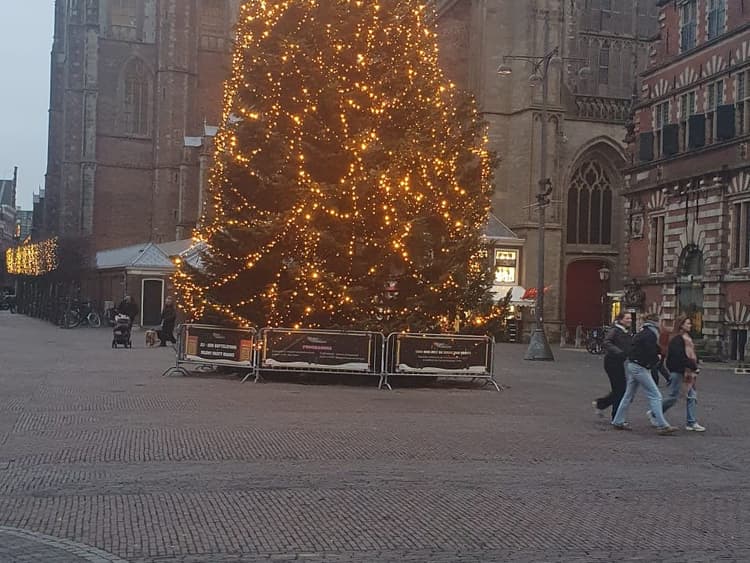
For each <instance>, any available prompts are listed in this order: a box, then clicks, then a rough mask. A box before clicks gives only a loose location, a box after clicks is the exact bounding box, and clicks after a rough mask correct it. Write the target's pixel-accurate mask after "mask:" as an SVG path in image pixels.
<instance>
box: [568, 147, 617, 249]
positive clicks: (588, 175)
mask: <svg viewBox="0 0 750 563" xmlns="http://www.w3.org/2000/svg"><path fill="white" fill-rule="evenodd" d="M567 240H568V244H611V243H612V180H611V178H610V174H609V172H608V171H607V170H606V169H605V168H604V166H602V165H601V163H599V162H597V161H596V160H589V161H586V162H584V163H583V164H582V165H581V166H579V167H578V169H577V170H576V172H575V174H573V179H572V181H571V185H570V188H569V189H568V234H567Z"/></svg>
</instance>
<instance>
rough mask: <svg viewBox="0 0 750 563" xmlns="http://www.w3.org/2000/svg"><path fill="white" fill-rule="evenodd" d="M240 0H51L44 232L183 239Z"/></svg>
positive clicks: (195, 206) (126, 239) (114, 239)
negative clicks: (52, 28) (52, 29)
mask: <svg viewBox="0 0 750 563" xmlns="http://www.w3.org/2000/svg"><path fill="white" fill-rule="evenodd" d="M239 3H240V1H239V0H57V1H56V2H55V38H54V45H53V50H52V86H51V96H50V98H51V101H50V127H49V155H48V167H47V179H46V185H45V188H46V190H45V198H44V203H45V210H44V215H45V224H44V231H45V233H44V234H63V235H70V236H84V237H92V239H93V242H94V245H95V246H96V247H97V248H100V249H101V248H113V247H118V246H125V245H128V244H135V243H142V242H145V241H153V242H156V243H159V242H163V241H170V240H175V239H179V238H183V237H186V236H189V235H190V231H191V229H192V227H193V226H194V224H195V222H196V220H197V218H198V216H199V213H200V208H201V205H202V193H203V189H204V187H205V181H206V171H207V167H208V154H209V153H210V149H209V148H208V147H207V145H208V144H210V137H211V135H212V134H213V133H214V132H215V130H216V126H217V125H218V124H219V119H220V116H221V111H222V86H223V84H222V83H223V80H224V78H225V76H227V74H228V72H229V65H230V55H229V53H230V49H231V44H232V27H233V22H234V21H235V20H236V17H237V14H238V11H239Z"/></svg>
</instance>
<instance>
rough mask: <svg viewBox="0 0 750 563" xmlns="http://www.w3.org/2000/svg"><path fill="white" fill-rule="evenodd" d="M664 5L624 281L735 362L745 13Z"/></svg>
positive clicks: (689, 0) (694, 3)
mask: <svg viewBox="0 0 750 563" xmlns="http://www.w3.org/2000/svg"><path fill="white" fill-rule="evenodd" d="M745 4H746V3H744V2H739V1H735V0H682V1H680V2H673V1H670V2H666V1H661V2H660V3H659V5H660V14H659V22H660V27H661V29H660V35H659V40H658V42H657V43H656V44H655V46H654V48H653V50H652V52H651V61H650V66H649V69H648V70H647V71H646V72H645V74H644V76H643V86H642V89H641V92H640V94H641V96H640V105H639V106H638V111H637V115H636V120H635V126H636V130H635V131H634V133H635V134H634V135H633V136H632V137H631V141H632V145H631V155H632V166H631V167H630V168H629V169H628V170H627V171H626V180H627V181H628V187H627V189H626V192H625V195H626V198H627V201H626V212H627V221H628V227H629V233H628V235H629V244H628V245H627V252H626V253H625V256H624V257H625V260H626V265H627V271H628V277H630V278H635V281H636V282H637V283H639V284H640V286H641V287H642V289H643V292H644V293H645V297H646V305H645V306H646V308H647V309H649V310H651V311H653V312H658V313H661V314H662V316H663V317H666V318H667V319H674V318H676V317H677V316H679V315H689V316H690V317H691V318H692V319H693V326H694V331H695V333H696V335H697V336H699V337H703V338H704V340H705V344H706V346H707V347H708V348H713V349H714V350H715V351H716V352H722V351H723V352H724V353H725V354H726V355H727V356H729V357H730V358H734V359H742V358H743V357H744V349H745V346H746V344H747V340H748V338H747V336H748V328H749V327H750V10H748V8H747V7H743V6H745Z"/></svg>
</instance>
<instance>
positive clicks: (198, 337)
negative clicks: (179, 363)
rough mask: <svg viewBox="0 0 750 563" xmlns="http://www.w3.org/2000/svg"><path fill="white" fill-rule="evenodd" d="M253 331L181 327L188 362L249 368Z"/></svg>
mask: <svg viewBox="0 0 750 563" xmlns="http://www.w3.org/2000/svg"><path fill="white" fill-rule="evenodd" d="M253 337H254V331H252V330H245V329H231V328H221V327H213V326H199V325H189V326H187V327H186V329H185V357H184V360H185V361H188V362H197V363H210V364H219V365H228V366H236V367H243V368H251V367H253Z"/></svg>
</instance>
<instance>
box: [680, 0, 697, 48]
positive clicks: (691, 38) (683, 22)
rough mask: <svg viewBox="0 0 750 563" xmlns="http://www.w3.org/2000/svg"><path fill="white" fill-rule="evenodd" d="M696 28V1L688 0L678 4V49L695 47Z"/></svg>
mask: <svg viewBox="0 0 750 563" xmlns="http://www.w3.org/2000/svg"><path fill="white" fill-rule="evenodd" d="M697 28H698V2H697V0H688V1H687V2H684V3H683V4H682V5H681V6H680V51H688V50H690V49H692V48H693V47H695V43H696V35H697V33H696V30H697Z"/></svg>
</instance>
